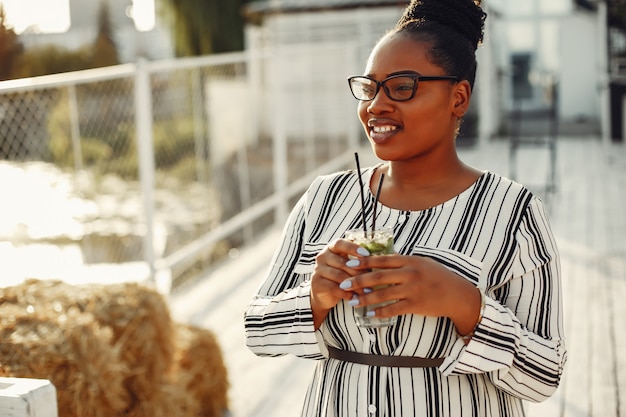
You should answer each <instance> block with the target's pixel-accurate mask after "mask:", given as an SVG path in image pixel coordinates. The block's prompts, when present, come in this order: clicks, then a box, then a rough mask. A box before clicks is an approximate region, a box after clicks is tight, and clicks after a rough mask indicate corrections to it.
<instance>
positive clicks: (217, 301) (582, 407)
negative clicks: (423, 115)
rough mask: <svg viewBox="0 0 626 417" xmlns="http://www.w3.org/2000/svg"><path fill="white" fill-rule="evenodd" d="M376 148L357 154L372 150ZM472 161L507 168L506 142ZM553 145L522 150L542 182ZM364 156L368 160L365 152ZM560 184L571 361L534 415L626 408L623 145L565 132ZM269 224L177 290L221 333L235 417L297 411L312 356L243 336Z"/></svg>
mask: <svg viewBox="0 0 626 417" xmlns="http://www.w3.org/2000/svg"><path fill="white" fill-rule="evenodd" d="M367 153H369V150H368V149H364V150H363V151H362V152H360V154H361V155H362V156H363V159H365V155H366V154H367ZM460 153H461V157H462V158H463V159H464V160H465V161H467V162H468V163H470V164H472V165H474V166H476V167H478V168H481V169H489V170H491V171H494V172H498V173H501V174H504V175H508V172H509V171H508V168H509V167H508V147H507V143H506V142H504V141H494V142H492V143H489V144H488V145H482V146H479V147H475V148H468V149H462V150H461V152H460ZM547 161H548V159H547V152H545V151H543V150H528V151H520V154H519V160H518V163H519V165H518V173H519V176H518V180H519V181H520V182H522V183H525V184H527V185H528V186H530V187H531V188H535V187H537V190H538V192H541V186H542V184H544V183H545V181H544V180H545V178H546V177H545V175H546V172H547ZM364 162H367V161H364ZM557 168H558V169H557V172H558V179H557V184H558V188H557V191H556V193H554V194H547V195H545V196H544V200H545V201H546V202H547V204H548V205H549V209H550V219H551V223H552V226H553V230H554V233H555V235H556V237H557V240H558V243H559V249H560V252H561V255H562V271H563V274H562V275H563V292H564V309H565V326H566V331H567V334H566V335H567V348H568V357H569V359H568V363H567V367H566V370H565V373H564V375H563V380H562V384H561V387H560V388H559V390H558V391H557V393H556V394H555V395H554V396H553V397H552V398H550V399H549V400H547V401H546V402H544V403H541V404H531V405H529V407H528V408H529V413H528V415H529V416H531V417H557V416H558V417H626V355H625V354H624V353H623V352H624V348H625V347H626V321H625V320H624V319H625V318H626V193H625V191H626V147H625V146H623V145H603V144H602V143H601V142H600V141H599V140H597V139H593V138H560V139H559V144H558V160H557ZM278 238H279V231H278V230H272V231H271V232H269V233H268V234H267V235H266V236H265V237H264V238H263V239H262V240H261V241H260V242H258V243H257V244H255V245H254V246H253V247H251V248H249V249H247V250H244V251H243V252H242V253H241V255H240V257H239V258H237V259H235V260H233V261H231V262H228V263H226V264H224V265H221V266H220V267H219V268H216V269H215V270H213V271H211V272H210V273H209V274H207V276H206V277H204V278H203V279H201V280H198V281H197V282H195V283H194V284H193V285H189V286H187V287H185V288H181V289H178V290H177V291H175V292H174V293H173V294H172V295H171V298H170V301H171V309H172V313H173V315H174V317H175V318H176V319H177V320H180V321H188V322H192V323H194V324H198V325H201V326H204V327H207V328H209V329H212V330H213V331H215V332H216V333H217V334H218V337H219V340H220V343H221V344H222V348H223V351H224V356H225V360H226V364H227V366H228V369H229V375H230V380H231V391H230V398H231V412H232V415H233V417H261V416H263V417H267V416H280V417H296V416H299V415H300V407H301V404H302V401H303V398H304V393H305V390H306V386H307V383H308V380H309V377H310V375H311V372H312V368H313V363H312V361H306V360H302V359H298V358H295V357H289V356H286V357H282V358H271V359H270V358H257V357H255V356H254V355H253V354H252V353H250V352H249V351H248V349H247V348H246V347H245V344H244V336H243V322H242V315H243V310H244V307H245V305H246V304H247V302H248V300H249V299H250V297H251V296H252V294H253V293H254V290H255V288H256V286H257V285H258V284H259V281H260V279H261V278H262V275H263V272H264V270H265V267H266V265H267V263H268V261H269V258H270V257H271V254H272V251H273V249H274V247H275V244H276V241H277V240H278Z"/></svg>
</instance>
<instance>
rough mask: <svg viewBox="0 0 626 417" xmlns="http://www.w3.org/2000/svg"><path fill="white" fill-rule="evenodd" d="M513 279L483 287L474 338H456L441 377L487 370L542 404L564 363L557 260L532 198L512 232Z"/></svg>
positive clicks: (538, 206)
mask: <svg viewBox="0 0 626 417" xmlns="http://www.w3.org/2000/svg"><path fill="white" fill-rule="evenodd" d="M515 239H516V241H515V245H516V249H515V253H514V259H513V261H512V268H511V271H512V273H511V275H512V278H511V279H510V280H509V281H507V282H506V284H505V285H504V286H502V287H500V288H494V289H489V288H487V289H486V290H487V291H486V298H485V309H484V314H483V316H482V319H481V321H480V322H479V323H478V325H477V327H476V329H475V331H474V336H473V337H472V339H471V341H470V342H469V343H468V344H467V346H466V345H465V343H464V342H463V340H462V339H458V340H457V341H456V343H455V345H454V347H453V349H452V352H451V354H450V355H449V356H448V358H447V359H446V361H445V362H444V363H443V364H442V365H441V367H440V369H441V370H442V372H443V374H444V375H454V374H466V373H487V374H488V377H489V378H490V380H491V381H492V382H493V383H494V384H495V385H496V386H497V387H498V388H500V389H502V390H503V391H506V392H508V393H510V394H511V395H514V396H516V397H519V398H522V399H525V400H529V401H533V402H540V401H543V400H545V399H547V398H548V397H550V396H551V395H552V394H554V392H555V391H556V389H557V388H558V385H559V383H560V379H561V374H562V372H563V367H564V364H565V361H566V350H565V344H564V332H563V300H562V293H561V279H560V260H559V254H558V251H557V247H556V244H555V241H554V237H553V235H552V232H551V231H550V227H549V224H548V220H547V216H546V214H545V210H544V207H543V205H542V203H541V201H540V200H538V199H536V198H534V199H533V200H531V203H530V204H529V206H528V208H527V210H526V213H525V215H524V218H523V219H522V222H521V224H520V227H519V228H518V230H517V233H516V235H515Z"/></svg>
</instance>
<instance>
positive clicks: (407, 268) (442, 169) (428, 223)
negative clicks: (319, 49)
mask: <svg viewBox="0 0 626 417" xmlns="http://www.w3.org/2000/svg"><path fill="white" fill-rule="evenodd" d="M485 16H486V15H485V14H484V12H483V11H482V9H481V8H480V4H479V2H477V1H472V0H417V1H413V2H412V3H411V4H410V5H409V6H408V7H407V9H406V10H405V13H404V15H403V16H402V18H401V19H400V21H399V22H398V25H397V26H396V28H395V29H394V30H392V31H391V32H389V33H388V34H386V35H385V36H384V37H383V38H382V39H381V40H380V41H379V42H378V44H377V45H376V47H375V48H374V49H373V51H372V53H371V55H370V57H369V60H368V62H367V67H366V70H365V74H366V75H365V76H357V77H351V78H350V79H349V81H350V88H351V91H352V93H353V95H354V96H355V98H357V99H358V100H359V104H358V115H359V118H360V120H361V123H362V124H363V127H364V129H365V132H366V133H367V136H368V138H369V140H370V142H371V145H372V148H373V151H374V153H375V154H376V155H377V156H378V157H379V158H380V159H381V160H384V161H386V162H385V163H384V164H380V165H378V166H375V167H370V168H367V169H364V170H363V171H362V173H361V174H362V178H363V184H364V187H363V190H361V188H360V183H359V179H358V176H357V173H356V172H354V171H350V172H340V173H336V174H333V175H329V176H324V177H320V178H318V179H317V180H316V181H314V183H313V184H312V185H311V187H310V188H309V190H308V191H307V192H306V193H305V195H304V196H303V197H302V198H301V199H300V201H299V202H298V204H297V205H296V207H295V208H294V210H293V212H292V213H291V215H290V217H289V220H288V223H287V225H286V227H285V230H284V234H283V239H282V243H281V245H280V247H279V248H278V250H277V252H276V254H275V256H274V258H273V261H272V265H271V268H270V270H269V272H268V275H267V277H266V279H265V281H264V282H263V283H262V285H261V286H260V288H259V291H258V294H257V295H256V297H255V298H254V299H253V300H252V302H251V303H250V305H249V306H248V309H247V311H246V314H245V326H246V337H247V344H248V346H249V348H250V349H251V350H252V351H253V352H254V353H256V354H257V355H261V356H278V355H283V354H294V355H297V356H300V357H303V358H310V359H315V360H319V362H318V363H317V367H316V371H315V374H314V376H313V380H312V381H311V384H310V386H309V389H308V392H307V395H306V400H305V404H304V408H303V411H302V415H303V416H310V417H313V416H316V417H317V416H328V417H330V416H333V417H334V416H336V417H354V416H359V417H361V416H409V415H410V416H414V415H418V416H455V417H458V416H523V415H524V408H523V401H524V400H529V401H542V400H544V399H546V398H547V397H549V396H550V395H552V394H553V393H554V391H555V390H556V388H557V387H558V384H559V381H560V376H561V373H562V370H563V365H564V363H565V348H564V344H563V326H562V300H561V287H560V270H559V268H560V267H559V257H558V252H557V248H556V245H555V242H554V238H553V236H552V233H551V231H550V227H549V224H548V220H547V218H546V214H545V211H544V208H543V205H542V203H541V201H540V200H539V199H538V198H537V197H535V196H534V195H533V194H532V193H530V192H529V191H528V190H527V189H525V188H524V187H522V186H521V185H519V184H517V183H514V182H512V181H510V180H508V179H505V178H503V177H501V176H499V175H496V174H494V173H491V172H481V171H478V170H476V169H474V168H472V167H470V166H468V165H466V164H464V163H463V162H462V161H460V160H459V158H458V157H457V153H456V148H455V139H456V136H457V134H458V129H459V126H460V123H461V120H462V118H463V115H464V114H465V112H466V111H467V109H468V106H469V102H470V97H471V91H472V86H473V83H474V78H475V71H476V59H475V50H476V47H477V46H478V44H479V43H480V42H481V41H482V35H483V25H484V19H485ZM383 174H384V182H383V183H382V189H381V192H380V200H379V201H380V204H378V206H377V207H378V209H377V212H376V224H377V225H378V226H380V227H393V229H394V239H395V250H396V252H397V254H393V255H386V256H368V255H369V253H368V252H367V250H364V249H363V248H361V247H359V246H357V245H356V244H354V243H352V242H349V241H347V240H345V239H342V236H343V234H344V233H345V231H347V230H349V229H355V228H362V227H363V216H362V211H361V200H360V193H361V191H363V192H364V193H366V198H367V199H368V200H369V201H368V202H366V205H365V207H366V208H367V210H366V213H365V218H366V219H365V221H366V222H367V225H368V226H369V225H371V222H372V216H373V212H372V209H371V207H372V202H373V200H374V195H373V194H374V193H373V192H372V189H374V190H376V187H377V184H378V183H379V179H380V177H381V176H382V175H383ZM380 285H390V286H388V287H385V288H384V289H378V290H376V291H372V290H371V289H372V288H380V287H379V286H380ZM383 301H395V302H394V303H392V304H391V305H388V306H385V307H381V308H377V309H376V310H374V313H373V314H374V315H375V316H376V317H391V316H397V317H398V320H397V322H396V323H395V324H393V325H391V326H388V327H380V328H366V327H358V326H357V325H356V321H355V315H354V307H358V306H364V305H370V304H376V303H380V302H383Z"/></svg>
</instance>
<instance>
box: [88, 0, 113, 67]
mask: <svg viewBox="0 0 626 417" xmlns="http://www.w3.org/2000/svg"><path fill="white" fill-rule="evenodd" d="M109 7H110V6H109V2H108V1H107V0H100V10H99V12H98V35H97V36H96V40H95V42H94V48H93V55H92V57H91V66H92V67H94V68H99V67H107V66H109V65H117V64H119V63H120V60H119V56H118V54H117V46H116V45H115V39H114V37H113V25H112V23H111V11H110V9H109Z"/></svg>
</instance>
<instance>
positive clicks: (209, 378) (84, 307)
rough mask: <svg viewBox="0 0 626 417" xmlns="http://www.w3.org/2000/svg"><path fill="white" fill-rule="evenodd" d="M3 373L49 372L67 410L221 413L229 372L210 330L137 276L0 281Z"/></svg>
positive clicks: (67, 415)
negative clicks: (183, 320) (172, 309)
mask: <svg viewBox="0 0 626 417" xmlns="http://www.w3.org/2000/svg"><path fill="white" fill-rule="evenodd" d="M0 375H4V376H12V377H30V378H32V377H36V378H45V379H49V380H50V381H52V383H53V384H54V385H55V387H56V389H57V395H58V405H59V415H60V416H62V417H74V416H80V417H91V416H93V417H101V416H102V417H105V416H106V417H111V416H125V417H198V416H205V417H218V416H221V415H223V413H224V410H226V409H228V399H227V392H228V379H227V372H226V368H225V366H224V363H223V359H222V353H221V350H220V347H219V345H218V343H217V340H216V338H215V336H214V335H213V333H212V332H210V331H209V330H206V329H201V328H197V327H194V326H190V325H185V324H175V323H173V321H172V320H171V316H170V314H169V309H168V306H167V303H166V301H165V300H164V298H163V297H162V296H161V295H160V294H158V293H157V292H156V291H154V290H153V289H152V288H150V287H147V286H144V285H141V284H137V283H125V284H113V285H104V284H88V285H78V286H75V285H70V284H67V283H64V282H62V281H39V280H29V281H26V282H24V283H23V284H21V285H18V286H14V287H8V288H0Z"/></svg>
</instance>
